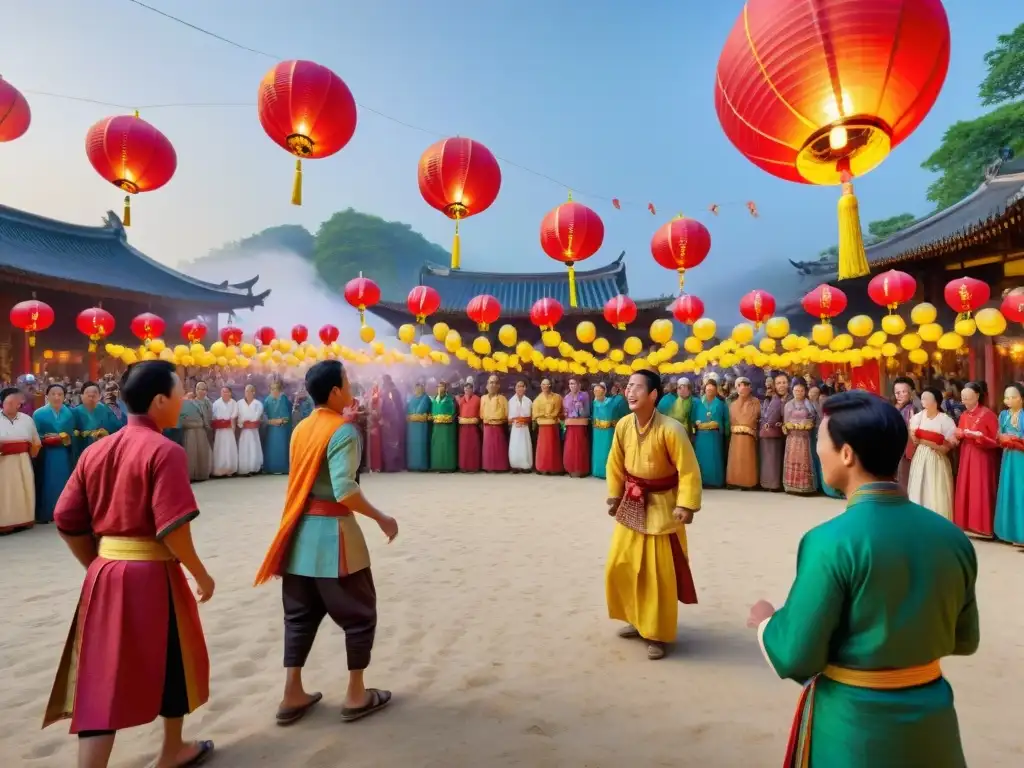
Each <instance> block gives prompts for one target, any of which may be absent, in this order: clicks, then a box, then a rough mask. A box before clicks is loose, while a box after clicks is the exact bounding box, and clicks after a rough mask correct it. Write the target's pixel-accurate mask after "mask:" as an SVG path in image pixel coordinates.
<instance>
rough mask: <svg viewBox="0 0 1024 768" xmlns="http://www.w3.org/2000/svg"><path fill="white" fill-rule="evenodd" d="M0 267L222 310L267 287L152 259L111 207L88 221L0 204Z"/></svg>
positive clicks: (258, 298)
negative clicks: (96, 221) (99, 219)
mask: <svg viewBox="0 0 1024 768" xmlns="http://www.w3.org/2000/svg"><path fill="white" fill-rule="evenodd" d="M0 270H5V271H8V272H15V273H20V274H22V275H26V276H33V275H35V276H40V277H44V278H49V279H51V280H61V281H67V282H73V283H79V284H81V285H86V286H96V287H98V288H105V289H108V290H111V291H115V292H119V293H131V294H137V295H141V296H152V297H160V298H165V299H170V300H172V301H188V302H194V303H197V304H207V305H209V306H210V307H211V308H218V309H223V310H231V309H242V308H251V307H254V306H259V305H261V304H262V303H263V300H264V299H265V298H266V296H267V294H269V293H270V291H265V292H263V293H261V294H253V292H252V287H253V285H255V283H256V280H257V279H258V278H253V279H252V280H249V281H246V282H245V283H241V284H237V285H229V284H228V283H227V282H226V281H225V282H224V283H221V284H220V285H215V284H214V283H208V282H205V281H203V280H197V279H196V278H194V277H189V276H188V275H184V274H182V273H181V272H177V271H175V270H173V269H171V268H170V267H166V266H164V265H163V264H160V263H159V262H157V261H154V260H153V259H151V258H149V257H148V256H146V255H145V254H143V253H141V252H140V251H137V250H136V249H135V248H133V247H132V246H131V245H129V244H128V238H127V234H126V233H125V230H124V226H123V225H122V224H121V220H120V219H119V218H118V217H117V215H116V214H115V213H113V212H110V213H108V214H107V219H106V223H105V225H104V226H102V227H89V226H84V225H80V224H69V223H67V222H63V221H56V220H54V219H48V218H45V217H43V216H37V215H35V214H32V213H27V212H25V211H19V210H17V209H15V208H9V207H7V206H4V205H0Z"/></svg>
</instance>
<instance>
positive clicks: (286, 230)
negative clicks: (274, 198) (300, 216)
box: [196, 224, 313, 261]
mask: <svg viewBox="0 0 1024 768" xmlns="http://www.w3.org/2000/svg"><path fill="white" fill-rule="evenodd" d="M267 251H289V252H291V253H295V254H298V255H299V256H301V257H302V258H304V259H312V258H313V235H311V234H310V233H309V231H308V230H307V229H306V228H305V227H302V226H299V225H298V224H282V225H280V226H277V227H267V228H266V229H264V230H263V231H262V232H257V233H256V234H254V235H250V236H249V237H243V238H242V239H241V240H236V241H235V242H233V243H228V244H227V245H224V246H221V247H220V248H216V249H214V250H212V251H210V252H209V253H208V254H206V256H203V257H202V258H201V259H197V260H196V261H217V260H222V259H230V258H234V257H236V256H239V255H245V254H253V255H255V254H258V253H266V252H267Z"/></svg>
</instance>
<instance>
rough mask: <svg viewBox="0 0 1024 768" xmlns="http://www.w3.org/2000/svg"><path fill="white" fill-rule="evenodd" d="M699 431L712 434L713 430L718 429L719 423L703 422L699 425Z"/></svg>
mask: <svg viewBox="0 0 1024 768" xmlns="http://www.w3.org/2000/svg"><path fill="white" fill-rule="evenodd" d="M697 429H699V430H702V431H704V432H710V431H711V430H714V429H718V422H717V421H702V422H700V424H698V425H697Z"/></svg>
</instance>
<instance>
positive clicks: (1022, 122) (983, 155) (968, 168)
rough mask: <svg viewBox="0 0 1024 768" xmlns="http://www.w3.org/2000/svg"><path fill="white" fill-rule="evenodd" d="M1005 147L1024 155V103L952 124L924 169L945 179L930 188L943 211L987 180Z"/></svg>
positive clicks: (930, 196)
mask: <svg viewBox="0 0 1024 768" xmlns="http://www.w3.org/2000/svg"><path fill="white" fill-rule="evenodd" d="M1003 147H1010V148H1011V149H1012V150H1013V151H1014V152H1015V153H1016V154H1020V153H1021V152H1024V101H1018V102H1011V103H1009V104H1004V105H1003V106H1001V107H998V108H997V109H994V110H992V111H991V112H989V113H988V114H986V115H982V116H981V117H978V118H975V119H974V120H961V121H959V122H957V123H954V124H953V125H951V126H950V127H949V128H948V129H947V130H946V133H945V135H944V136H943V137H942V143H941V144H940V145H939V148H938V149H936V150H935V151H934V152H933V153H932V154H931V156H930V157H928V159H927V160H925V161H924V162H923V163H922V164H921V167H922V168H925V169H927V170H929V171H932V172H934V173H939V174H941V176H939V178H937V179H936V180H935V181H934V182H932V184H931V186H929V187H928V199H929V200H931V201H932V202H933V203H935V204H936V205H937V206H938V207H939V208H940V209H941V208H947V207H949V206H951V205H953V204H954V203H956V202H958V201H960V200H962V199H963V198H965V197H966V196H967V195H969V194H970V193H971V192H973V191H974V190H975V189H977V187H978V185H979V184H981V182H982V181H984V179H985V169H986V168H987V167H988V166H989V165H990V164H991V163H992V161H993V160H995V159H996V158H997V157H998V155H999V151H1000V150H1001V149H1002V148H1003Z"/></svg>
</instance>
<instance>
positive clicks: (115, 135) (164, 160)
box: [85, 112, 178, 227]
mask: <svg viewBox="0 0 1024 768" xmlns="http://www.w3.org/2000/svg"><path fill="white" fill-rule="evenodd" d="M85 154H86V155H88V157H89V162H90V163H92V167H93V168H94V169H95V170H96V173H98V174H99V175H100V176H102V177H103V178H104V179H106V180H107V181H109V182H110V183H111V184H113V185H114V186H115V187H117V188H118V189H120V190H121V191H122V192H126V193H127V194H126V195H125V196H124V216H123V220H122V223H123V224H124V225H125V226H126V227H130V226H131V224H132V209H131V203H132V199H131V196H132V195H135V194H138V193H139V192H152V191H153V190H156V189H160V187H162V186H163V185H164V184H166V183H167V182H168V181H170V180H171V177H172V176H174V171H175V170H176V169H177V167H178V156H177V154H176V153H175V151H174V146H173V145H172V144H171V142H170V140H169V139H168V138H167V137H166V136H164V135H163V134H162V133H160V131H158V130H157V129H156V128H154V127H153V126H152V125H150V124H149V123H147V122H146V121H145V120H143V119H142V118H141V117H139V113H138V112H136V113H135V115H134V116H131V115H118V116H117V117H106V118H104V119H102V120H100V121H99V122H98V123H95V124H94V125H93V126H92V128H90V129H89V132H88V133H87V134H85Z"/></svg>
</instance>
